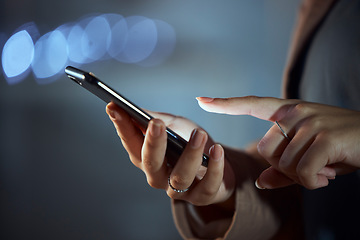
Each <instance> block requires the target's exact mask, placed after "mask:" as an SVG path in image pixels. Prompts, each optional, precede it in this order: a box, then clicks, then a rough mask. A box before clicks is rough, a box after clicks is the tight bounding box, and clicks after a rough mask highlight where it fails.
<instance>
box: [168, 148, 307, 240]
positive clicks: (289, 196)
mask: <svg viewBox="0 0 360 240" xmlns="http://www.w3.org/2000/svg"><path fill="white" fill-rule="evenodd" d="M226 154H227V159H228V160H229V162H230V164H231V166H232V168H233V170H234V172H235V176H236V181H237V182H236V184H237V185H236V190H235V212H234V213H231V214H225V213H221V209H220V208H217V207H216V206H206V207H196V206H193V205H191V204H190V203H187V202H184V201H179V200H172V211H173V217H174V220H175V225H176V227H177V229H178V230H179V232H180V234H181V236H182V237H183V238H184V239H227V240H230V239H247V240H251V239H259V240H260V239H302V235H303V234H302V224H301V223H302V218H301V212H302V208H301V198H300V194H299V193H300V192H299V189H298V187H296V186H293V187H287V188H283V189H277V190H259V189H257V188H256V187H255V184H254V182H255V180H256V178H257V176H258V175H259V173H260V172H261V170H262V169H263V168H264V165H262V164H260V163H259V161H256V160H255V159H254V158H250V157H249V155H247V154H246V153H241V158H239V156H240V155H239V152H238V151H234V150H229V149H227V150H226ZM234 154H236V157H235V155H234ZM201 208H206V211H207V212H208V213H209V211H210V214H211V215H213V216H212V217H211V218H210V219H207V217H204V215H201V214H199V211H200V210H201ZM214 216H216V217H214ZM290 236H291V238H289V237H290Z"/></svg>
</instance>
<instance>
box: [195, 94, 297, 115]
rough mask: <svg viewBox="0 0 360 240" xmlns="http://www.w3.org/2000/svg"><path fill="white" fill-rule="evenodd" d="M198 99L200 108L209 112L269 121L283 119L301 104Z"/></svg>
mask: <svg viewBox="0 0 360 240" xmlns="http://www.w3.org/2000/svg"><path fill="white" fill-rule="evenodd" d="M196 99H197V100H198V103H199V105H200V107H201V108H202V109H204V110H205V111H208V112H213V113H223V114H229V115H251V116H253V117H256V118H260V119H263V120H268V121H275V120H279V119H282V118H283V116H285V113H286V112H287V110H288V109H289V107H290V106H291V105H293V104H295V103H298V102H299V100H289V99H280V98H273V97H257V96H246V97H234V98H208V97H197V98H196Z"/></svg>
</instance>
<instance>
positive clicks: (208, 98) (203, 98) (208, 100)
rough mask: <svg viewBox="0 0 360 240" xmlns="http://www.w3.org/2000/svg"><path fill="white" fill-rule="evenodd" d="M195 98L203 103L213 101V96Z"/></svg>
mask: <svg viewBox="0 0 360 240" xmlns="http://www.w3.org/2000/svg"><path fill="white" fill-rule="evenodd" d="M196 100H198V101H200V102H204V103H209V102H212V101H214V98H210V97H197V98H196Z"/></svg>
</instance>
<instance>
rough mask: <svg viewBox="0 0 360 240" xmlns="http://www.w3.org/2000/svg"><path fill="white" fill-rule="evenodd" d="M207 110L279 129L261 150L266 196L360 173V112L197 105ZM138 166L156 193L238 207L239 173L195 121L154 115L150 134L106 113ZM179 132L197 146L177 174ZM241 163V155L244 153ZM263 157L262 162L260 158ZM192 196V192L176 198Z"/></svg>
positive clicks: (312, 106)
mask: <svg viewBox="0 0 360 240" xmlns="http://www.w3.org/2000/svg"><path fill="white" fill-rule="evenodd" d="M197 100H198V102H199V105H200V107H201V108H203V109H204V110H206V111H209V112H214V113H222V114H231V115H251V116H254V117H256V118H260V119H263V120H267V121H271V122H275V121H278V123H279V124H280V126H281V127H282V128H283V129H284V131H285V132H286V133H287V134H288V136H289V137H290V141H289V140H288V139H286V138H285V137H284V135H283V133H282V132H281V131H280V129H279V128H278V126H277V125H274V126H273V127H271V128H270V129H269V131H268V132H267V133H266V134H265V136H264V137H263V138H262V139H261V140H260V142H259V143H258V148H257V149H258V153H256V154H260V155H261V157H262V158H263V159H264V160H266V161H267V163H268V164H267V165H266V166H267V167H264V169H265V170H263V171H262V173H261V174H260V176H259V178H258V179H257V181H256V186H257V187H258V188H260V189H265V188H266V189H275V188H280V187H285V186H288V185H292V184H300V185H302V186H304V187H306V188H308V189H316V188H321V187H325V186H327V185H328V184H329V180H331V179H335V176H336V175H339V174H345V173H349V172H352V171H355V170H357V169H358V168H359V167H360V148H359V147H358V146H360V124H359V123H360V112H358V111H352V110H347V109H342V108H337V107H333V106H328V105H322V104H317V103H310V102H304V101H300V100H288V99H278V98H266V97H265V98H261V97H255V96H248V97H238V98H226V99H221V98H205V97H200V98H197ZM106 112H107V113H108V115H109V117H110V119H111V121H112V122H113V123H114V126H115V128H116V130H117V133H118V135H119V137H120V138H121V141H122V144H123V146H124V148H125V149H126V151H127V152H128V154H129V157H130V160H131V162H132V163H133V164H134V165H135V166H136V167H138V168H139V169H141V170H142V171H143V172H144V173H145V175H146V178H147V181H148V183H149V185H150V186H151V187H154V188H158V189H164V190H165V191H166V192H167V194H168V196H169V197H171V198H173V199H179V200H184V201H188V202H190V203H192V204H194V205H196V206H208V205H213V206H215V205H216V206H217V208H218V207H219V206H220V207H221V208H223V209H226V210H228V211H230V212H231V211H233V208H234V189H235V177H234V172H233V170H232V169H231V167H230V164H228V160H227V159H226V158H225V157H224V156H225V154H224V152H226V149H225V150H224V148H223V147H222V146H221V145H219V144H215V142H214V141H213V140H212V139H211V138H210V137H208V135H207V133H206V132H205V131H204V130H203V129H201V128H199V127H198V126H197V125H196V124H194V123H193V122H191V121H189V120H187V119H185V118H182V117H178V116H173V115H170V114H165V113H156V112H149V113H150V114H151V115H152V116H154V117H155V119H152V120H151V121H150V123H149V126H148V128H147V130H146V131H145V132H143V131H141V130H140V129H139V128H138V127H137V126H136V124H135V123H134V121H132V120H131V118H130V117H129V116H128V115H127V114H126V113H125V112H124V111H123V110H121V109H120V108H118V107H117V106H116V105H115V104H113V103H109V104H108V105H107V107H106ZM166 126H167V127H169V128H171V129H173V130H174V131H175V132H177V133H178V134H180V135H181V136H182V137H184V138H185V139H189V144H188V145H187V147H186V148H185V150H184V152H183V154H182V155H181V156H180V158H179V160H178V162H177V164H176V165H175V167H174V168H173V169H172V168H169V167H168V166H167V164H166V161H167V159H166V156H165V150H166V139H167V136H166V132H165V127H166ZM203 152H209V156H210V160H209V166H208V168H207V169H206V168H204V167H202V166H201V160H202V154H203ZM239 156H240V154H239ZM255 158H256V156H254V159H255ZM169 177H170V183H171V185H172V186H173V187H174V188H176V189H187V188H189V190H188V191H186V192H184V193H177V192H175V191H173V190H172V189H171V188H170V187H169V185H168V178H169Z"/></svg>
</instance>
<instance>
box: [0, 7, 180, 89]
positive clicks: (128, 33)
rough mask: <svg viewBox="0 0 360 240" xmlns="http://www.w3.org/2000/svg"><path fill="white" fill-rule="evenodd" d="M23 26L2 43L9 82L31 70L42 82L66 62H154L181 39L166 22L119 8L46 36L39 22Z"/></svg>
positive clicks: (141, 63) (87, 17)
mask: <svg viewBox="0 0 360 240" xmlns="http://www.w3.org/2000/svg"><path fill="white" fill-rule="evenodd" d="M24 26H26V27H22V29H20V30H18V31H17V32H16V33H15V34H13V35H12V36H11V37H10V38H9V39H8V40H7V41H6V43H5V45H4V47H3V51H2V55H1V62H2V70H3V72H4V73H5V76H6V79H7V81H8V82H9V84H15V83H18V82H20V81H21V80H23V79H24V78H25V77H26V76H27V75H28V73H29V72H30V71H31V70H32V71H33V73H34V76H35V80H36V82H37V83H39V84H47V83H51V82H53V81H55V80H56V79H57V78H58V76H59V75H60V74H63V70H64V67H65V66H66V64H72V65H75V66H80V65H83V64H89V63H93V62H97V61H104V60H108V59H112V60H116V61H119V62H122V63H126V64H138V65H141V66H154V65H157V64H160V63H161V62H163V61H164V60H165V59H166V58H167V57H169V56H170V55H171V53H172V52H173V49H174V46H175V42H176V40H175V38H176V36H175V31H174V29H173V28H172V27H171V26H170V25H169V24H168V23H166V22H163V21H159V20H153V19H150V18H146V17H143V16H129V17H126V18H125V17H123V16H122V15H120V14H115V13H108V14H93V15H88V16H86V17H84V18H81V19H79V20H78V21H76V22H73V23H65V24H63V25H61V26H59V27H58V28H56V29H55V30H53V31H50V32H48V33H46V34H44V35H43V36H41V37H40V34H39V33H38V30H37V27H36V25H35V24H34V23H29V24H25V25H24ZM35 35H36V36H35ZM37 35H38V36H37ZM0 47H2V46H1V45H0ZM0 49H1V48H0Z"/></svg>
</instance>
